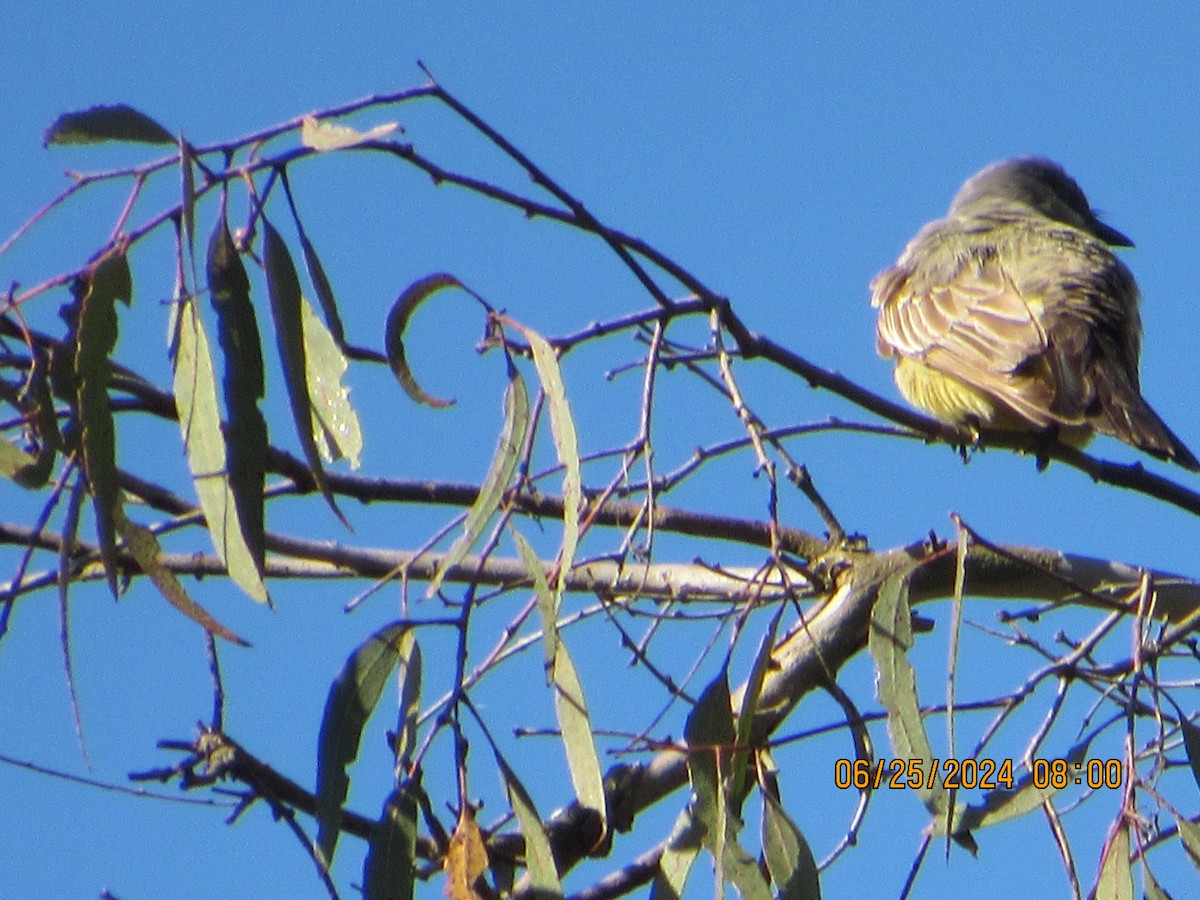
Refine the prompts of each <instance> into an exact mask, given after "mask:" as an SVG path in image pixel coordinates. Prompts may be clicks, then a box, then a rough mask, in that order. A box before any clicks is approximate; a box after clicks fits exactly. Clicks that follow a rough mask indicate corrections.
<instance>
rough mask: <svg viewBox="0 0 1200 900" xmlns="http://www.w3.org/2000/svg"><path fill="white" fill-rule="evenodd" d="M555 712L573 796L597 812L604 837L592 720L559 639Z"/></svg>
mask: <svg viewBox="0 0 1200 900" xmlns="http://www.w3.org/2000/svg"><path fill="white" fill-rule="evenodd" d="M554 712H555V715H556V716H557V718H558V727H559V729H560V730H561V731H562V741H563V749H564V750H565V751H566V754H567V767H568V768H569V769H570V771H571V784H572V785H574V787H575V796H576V797H577V798H578V800H579V803H580V805H581V806H584V807H586V808H588V809H594V810H596V812H597V813H599V814H600V828H601V840H603V835H604V834H607V832H608V810H607V805H606V801H605V796H604V774H603V773H602V772H601V771H600V757H599V756H598V755H597V754H596V738H595V736H594V735H593V734H592V720H591V717H590V716H589V714H588V708H587V701H586V700H585V699H584V696H583V684H582V683H581V682H580V681H579V673H578V672H577V671H576V669H575V663H574V662H572V661H571V655H570V654H569V653H568V652H567V645H566V644H563V643H561V642H560V643H559V645H558V652H556V653H555V654H554ZM589 849H591V848H589Z"/></svg>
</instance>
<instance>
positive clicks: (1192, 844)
mask: <svg viewBox="0 0 1200 900" xmlns="http://www.w3.org/2000/svg"><path fill="white" fill-rule="evenodd" d="M1175 826H1176V827H1177V828H1178V829H1179V842H1180V843H1181V844H1183V849H1184V850H1185V851H1186V852H1187V855H1188V859H1190V860H1191V861H1192V865H1193V866H1195V867H1196V870H1197V871H1200V825H1197V824H1196V823H1195V822H1192V821H1191V820H1189V819H1185V818H1184V817H1183V816H1175Z"/></svg>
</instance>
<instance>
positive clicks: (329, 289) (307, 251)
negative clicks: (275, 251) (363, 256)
mask: <svg viewBox="0 0 1200 900" xmlns="http://www.w3.org/2000/svg"><path fill="white" fill-rule="evenodd" d="M295 222H296V234H297V235H298V236H299V237H300V249H301V250H302V251H303V252H304V267H305V268H306V269H308V277H309V279H310V280H311V281H312V285H313V290H314V291H316V294H317V300H318V302H320V304H321V313H322V314H323V315H324V316H325V324H326V325H328V326H329V331H330V333H331V334H332V335H333V339H334V341H335V342H336V343H337V345H338V347H340V348H342V349H345V347H346V329H345V327H343V325H342V317H341V316H340V315H338V307H337V298H336V297H334V295H333V286H332V285H331V284H330V283H329V278H328V276H327V275H326V274H325V267H324V266H323V265H321V259H320V257H319V256H317V248H316V247H314V246H313V245H312V241H310V240H309V239H308V235H307V234H305V233H304V226H303V225H301V224H300V217H299V216H295Z"/></svg>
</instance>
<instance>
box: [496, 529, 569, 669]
mask: <svg viewBox="0 0 1200 900" xmlns="http://www.w3.org/2000/svg"><path fill="white" fill-rule="evenodd" d="M508 529H509V532H510V533H511V534H512V538H513V543H515V544H516V545H517V554H518V555H519V556H520V557H521V562H522V564H523V565H524V566H525V571H526V572H528V573H529V577H530V578H531V579H533V594H534V598H535V599H536V600H537V608H538V615H539V617H540V619H541V622H542V648H543V651H544V658H545V661H546V666H545V667H546V683H547V684H553V683H554V657H555V655H556V654H557V653H558V646H559V638H558V609H559V605H560V604H561V603H562V594H561V592H558V591H552V590H551V589H550V582H548V581H547V580H546V573H545V571H544V570H543V569H542V561H541V560H540V559H538V555H537V553H536V552H535V551H534V549H533V547H531V546H530V544H529V541H527V540H525V536H524V535H523V534H521V532H519V531H518V530H517V526H516V525H515V524H513V523H512V522H509V523H508Z"/></svg>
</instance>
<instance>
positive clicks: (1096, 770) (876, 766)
mask: <svg viewBox="0 0 1200 900" xmlns="http://www.w3.org/2000/svg"><path fill="white" fill-rule="evenodd" d="M1029 781H1030V783H1031V784H1032V785H1033V786H1034V787H1035V788H1038V789H1039V790H1044V789H1054V790H1061V789H1062V788H1065V787H1068V786H1070V785H1080V786H1083V785H1086V786H1087V787H1088V788H1089V789H1090V790H1099V789H1101V788H1110V789H1116V788H1119V787H1121V785H1123V784H1124V783H1125V765H1124V763H1123V762H1122V761H1121V760H1119V759H1089V760H1086V761H1077V760H1070V759H1035V760H1033V761H1032V762H1031V764H1030V766H1029ZM833 783H834V786H835V787H838V788H842V789H847V788H855V789H856V790H860V791H861V790H866V789H868V788H870V789H872V790H874V789H878V788H882V787H887V788H893V789H899V790H903V789H906V788H907V789H909V790H932V789H933V788H935V787H944V788H947V789H950V790H975V789H976V788H978V789H980V790H984V791H994V790H997V789H998V788H1003V789H1005V790H1009V791H1011V790H1012V789H1013V786H1014V785H1015V784H1016V779H1014V777H1013V761H1012V760H1011V759H989V758H987V757H981V758H979V759H973V758H968V759H929V760H922V759H875V760H870V759H839V760H836V761H835V762H834V764H833Z"/></svg>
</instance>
